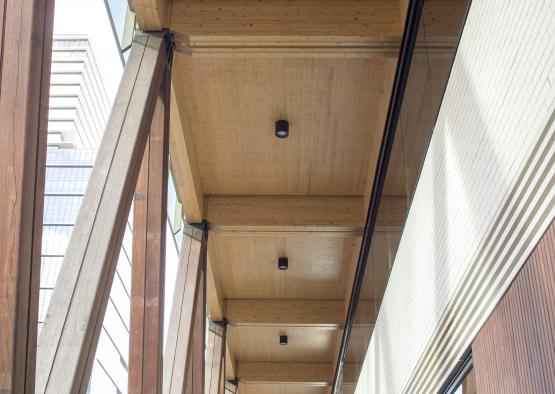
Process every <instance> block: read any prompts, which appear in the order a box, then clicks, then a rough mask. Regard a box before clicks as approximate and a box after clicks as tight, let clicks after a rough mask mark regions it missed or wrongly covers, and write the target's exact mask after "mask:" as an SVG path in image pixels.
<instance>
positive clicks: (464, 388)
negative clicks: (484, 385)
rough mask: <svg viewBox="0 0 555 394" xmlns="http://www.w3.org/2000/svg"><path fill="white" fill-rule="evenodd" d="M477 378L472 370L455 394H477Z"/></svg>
mask: <svg viewBox="0 0 555 394" xmlns="http://www.w3.org/2000/svg"><path fill="white" fill-rule="evenodd" d="M477 393H478V389H477V388H476V378H475V376H474V369H471V370H470V371H469V372H468V374H467V375H466V376H465V377H464V379H463V381H462V382H461V384H460V386H459V387H458V388H457V389H456V390H455V393H454V394H477Z"/></svg>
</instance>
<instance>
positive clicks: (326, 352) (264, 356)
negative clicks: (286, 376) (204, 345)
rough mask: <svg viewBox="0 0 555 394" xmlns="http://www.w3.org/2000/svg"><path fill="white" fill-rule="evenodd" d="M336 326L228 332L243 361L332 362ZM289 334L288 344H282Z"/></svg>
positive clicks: (243, 328) (242, 328)
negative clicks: (282, 337) (281, 341)
mask: <svg viewBox="0 0 555 394" xmlns="http://www.w3.org/2000/svg"><path fill="white" fill-rule="evenodd" d="M336 330H337V329H336V328H335V327H302V326H299V327H295V326H288V327H283V326H282V327H280V326H277V327H273V326H266V327H262V326H234V325H230V327H229V329H228V333H227V336H228V342H229V346H230V347H231V348H232V349H233V351H234V353H235V358H236V360H237V363H241V362H265V361H273V362H305V361H309V362H332V360H331V351H330V350H331V348H332V346H333V343H334V340H335V332H336ZM280 335H287V337H288V344H287V346H282V345H280V344H279V337H280Z"/></svg>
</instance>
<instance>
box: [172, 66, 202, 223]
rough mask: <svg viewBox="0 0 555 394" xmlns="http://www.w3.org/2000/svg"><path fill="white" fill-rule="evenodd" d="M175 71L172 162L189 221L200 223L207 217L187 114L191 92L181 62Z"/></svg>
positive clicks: (186, 217)
mask: <svg viewBox="0 0 555 394" xmlns="http://www.w3.org/2000/svg"><path fill="white" fill-rule="evenodd" d="M174 67H175V68H177V70H176V72H174V73H173V75H172V90H171V102H170V114H171V116H170V162H171V168H172V173H173V176H174V177H175V180H176V189H177V194H178V196H179V199H180V200H181V204H182V206H183V213H184V215H185V219H186V220H187V222H188V223H200V222H201V221H202V220H203V219H204V191H203V186H202V180H201V177H200V169H199V165H198V162H199V161H198V159H197V153H196V148H195V145H194V142H193V136H192V135H191V133H190V132H189V130H190V128H189V127H183V124H184V123H185V124H186V123H187V122H188V118H187V117H186V116H187V115H186V109H187V96H186V90H185V87H184V85H183V81H182V80H181V76H180V73H179V72H178V71H179V70H178V69H179V65H178V64H177V63H176V64H175V65H174Z"/></svg>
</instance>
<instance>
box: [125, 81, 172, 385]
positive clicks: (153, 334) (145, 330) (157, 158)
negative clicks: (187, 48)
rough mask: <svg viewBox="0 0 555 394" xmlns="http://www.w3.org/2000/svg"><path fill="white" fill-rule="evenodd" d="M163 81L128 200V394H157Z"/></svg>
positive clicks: (164, 177) (165, 127) (164, 162)
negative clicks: (130, 255)
mask: <svg viewBox="0 0 555 394" xmlns="http://www.w3.org/2000/svg"><path fill="white" fill-rule="evenodd" d="M169 81H170V75H169V72H168V73H167V74H166V76H165V82H164V83H163V84H162V87H161V89H160V94H159V96H158V100H157V102H156V108H155V111H154V115H153V118H152V124H151V127H150V133H149V136H148V140H147V143H146V147H145V151H144V155H143V159H142V164H141V169H140V173H139V178H138V179H137V185H136V187H135V196H134V199H133V200H134V201H133V260H132V261H133V264H132V266H131V318H130V321H131V323H130V333H129V374H128V382H129V384H128V391H129V393H130V394H141V393H152V394H156V393H161V392H162V348H163V338H164V334H163V333H164V283H165V278H164V274H165V255H166V253H165V248H166V217H167V190H168V137H169V135H168V134H169V124H168V123H169V88H170V85H169Z"/></svg>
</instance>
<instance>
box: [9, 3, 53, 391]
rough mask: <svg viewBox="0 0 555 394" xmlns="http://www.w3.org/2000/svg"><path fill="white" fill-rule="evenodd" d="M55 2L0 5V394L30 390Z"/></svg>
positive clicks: (33, 356) (36, 313) (33, 373)
mask: <svg viewBox="0 0 555 394" xmlns="http://www.w3.org/2000/svg"><path fill="white" fill-rule="evenodd" d="M53 20H54V1H50V0H47V1H42V2H37V1H32V0H17V1H15V0H8V1H2V4H0V31H1V33H0V52H1V56H0V61H1V64H0V87H1V95H0V119H1V122H0V168H1V169H2V170H1V171H0V184H1V185H2V188H3V200H2V203H1V204H0V215H1V217H2V222H1V223H0V284H1V285H0V392H14V393H34V385H35V358H36V340H37V315H38V297H39V274H40V250H41V235H42V216H43V195H44V174H45V162H46V135H47V130H46V129H47V124H48V122H47V118H48V99H49V95H48V92H49V84H50V59H51V51H52V26H53Z"/></svg>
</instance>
